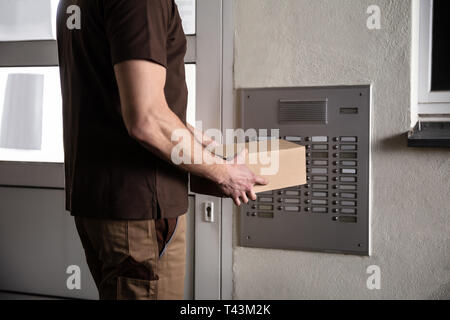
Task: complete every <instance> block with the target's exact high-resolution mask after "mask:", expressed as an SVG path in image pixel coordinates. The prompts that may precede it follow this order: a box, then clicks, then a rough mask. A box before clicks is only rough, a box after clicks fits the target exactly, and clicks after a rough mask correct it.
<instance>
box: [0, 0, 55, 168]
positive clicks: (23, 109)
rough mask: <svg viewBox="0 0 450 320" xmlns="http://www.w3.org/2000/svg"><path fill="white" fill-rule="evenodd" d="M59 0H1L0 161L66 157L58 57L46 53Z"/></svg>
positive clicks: (51, 41) (52, 38)
mask: <svg viewBox="0 0 450 320" xmlns="http://www.w3.org/2000/svg"><path fill="white" fill-rule="evenodd" d="M58 2H59V0H14V1H11V0H0V42H1V46H2V47H1V49H0V51H3V52H4V55H1V58H0V161H20V162H45V163H62V162H63V161H64V152H63V138H62V110H61V90H60V81H59V70H58V67H57V65H58V61H57V55H56V54H54V55H53V56H52V57H50V55H48V54H47V53H48V50H49V49H50V50H52V51H54V50H56V41H55V39H56V28H55V23H56V10H57V6H58ZM23 52H30V53H31V54H30V55H28V56H27V55H23ZM11 56H17V59H14V61H10V60H9V59H8V57H11Z"/></svg>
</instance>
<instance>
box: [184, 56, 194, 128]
mask: <svg viewBox="0 0 450 320" xmlns="http://www.w3.org/2000/svg"><path fill="white" fill-rule="evenodd" d="M185 70H186V84H187V88H188V105H187V114H186V118H187V122H188V123H189V124H190V125H191V126H193V127H195V120H196V119H195V110H196V108H195V104H196V99H195V93H196V91H195V90H196V85H195V83H196V82H195V81H196V77H195V72H196V66H195V64H186V65H185Z"/></svg>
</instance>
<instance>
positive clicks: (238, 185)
mask: <svg viewBox="0 0 450 320" xmlns="http://www.w3.org/2000/svg"><path fill="white" fill-rule="evenodd" d="M247 156H248V151H247V149H244V150H243V151H242V152H241V153H239V154H238V155H237V156H236V157H235V158H234V159H233V160H231V161H230V162H229V163H227V164H224V165H223V166H224V168H225V170H224V171H225V175H224V177H223V180H220V182H219V183H218V185H219V187H220V189H221V190H222V191H223V193H224V194H225V195H226V196H228V197H230V198H231V199H233V201H234V203H235V204H236V205H237V206H240V205H241V202H244V203H246V204H247V203H248V198H249V197H250V199H251V200H253V201H255V200H256V193H255V191H254V190H253V187H254V186H255V185H266V184H267V183H268V181H267V180H266V179H264V178H262V177H258V176H256V175H255V174H254V173H253V172H252V171H251V170H250V169H249V168H248V167H247V166H246V165H245V164H242V163H245V157H247Z"/></svg>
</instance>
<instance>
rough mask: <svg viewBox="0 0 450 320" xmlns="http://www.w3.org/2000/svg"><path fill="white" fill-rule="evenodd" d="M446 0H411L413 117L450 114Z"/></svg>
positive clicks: (449, 26)
mask: <svg viewBox="0 0 450 320" xmlns="http://www.w3.org/2000/svg"><path fill="white" fill-rule="evenodd" d="M448 12H450V2H449V1H448V0H415V1H413V44H412V50H413V52H412V59H413V61H412V63H413V68H412V69H413V70H412V76H413V79H412V85H413V87H412V95H413V96H412V102H413V119H414V118H417V116H419V117H420V115H445V114H450V60H449V59H450V58H449V57H450V52H449V44H448V34H449V32H450V22H449V20H448V17H447V15H448Z"/></svg>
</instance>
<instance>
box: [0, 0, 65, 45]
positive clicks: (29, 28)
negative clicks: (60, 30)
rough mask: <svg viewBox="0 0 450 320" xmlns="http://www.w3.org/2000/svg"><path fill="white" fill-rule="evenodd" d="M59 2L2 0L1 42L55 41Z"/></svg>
mask: <svg viewBox="0 0 450 320" xmlns="http://www.w3.org/2000/svg"><path fill="white" fill-rule="evenodd" d="M58 2H59V0H0V41H24V40H47V39H55V20H56V8H57V5H58Z"/></svg>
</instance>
